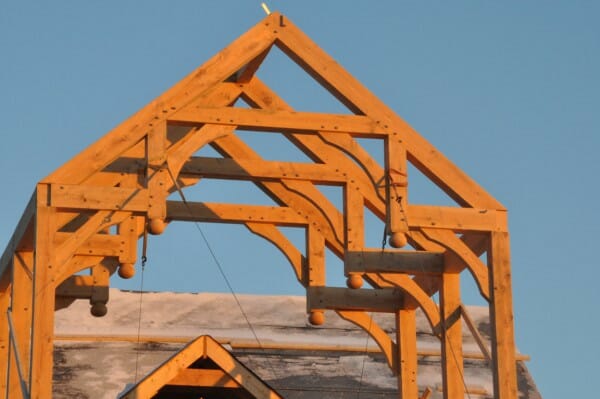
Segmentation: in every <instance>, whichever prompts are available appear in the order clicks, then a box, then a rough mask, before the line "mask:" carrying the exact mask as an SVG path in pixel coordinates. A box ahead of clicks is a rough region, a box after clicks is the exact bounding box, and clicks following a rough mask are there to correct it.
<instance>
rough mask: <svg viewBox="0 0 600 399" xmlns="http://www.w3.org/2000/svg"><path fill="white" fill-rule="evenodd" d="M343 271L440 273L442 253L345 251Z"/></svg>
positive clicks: (442, 268)
mask: <svg viewBox="0 0 600 399" xmlns="http://www.w3.org/2000/svg"><path fill="white" fill-rule="evenodd" d="M344 270H345V273H346V274H348V273H404V274H441V273H442V272H443V270H444V255H443V253H441V252H429V251H394V250H384V251H382V250H380V249H367V250H365V251H354V252H347V253H346V257H345V259H344Z"/></svg>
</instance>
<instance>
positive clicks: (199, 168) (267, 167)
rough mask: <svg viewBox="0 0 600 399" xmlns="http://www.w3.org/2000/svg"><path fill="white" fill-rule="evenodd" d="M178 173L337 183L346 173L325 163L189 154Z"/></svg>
mask: <svg viewBox="0 0 600 399" xmlns="http://www.w3.org/2000/svg"><path fill="white" fill-rule="evenodd" d="M181 174H182V175H184V176H188V175H189V176H196V177H208V178H222V179H238V180H266V179H270V180H281V179H288V180H305V181H311V182H312V183H314V184H339V185H341V184H344V183H346V181H347V180H348V176H347V174H346V173H344V172H341V171H338V170H335V169H334V168H332V167H331V166H329V165H325V164H312V163H299V162H278V161H263V160H259V159H240V158H236V159H231V158H208V157H192V158H190V160H189V161H187V162H186V163H185V164H184V165H183V168H182V169H181Z"/></svg>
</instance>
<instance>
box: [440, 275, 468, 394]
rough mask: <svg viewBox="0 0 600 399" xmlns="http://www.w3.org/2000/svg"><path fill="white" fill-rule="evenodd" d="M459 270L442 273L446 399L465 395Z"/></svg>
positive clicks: (444, 384)
mask: <svg viewBox="0 0 600 399" xmlns="http://www.w3.org/2000/svg"><path fill="white" fill-rule="evenodd" d="M460 305H461V300H460V272H451V271H446V272H444V273H443V274H442V286H441V290H440V312H441V316H442V317H441V319H442V320H441V322H442V382H443V387H444V399H456V398H461V399H462V398H464V396H465V387H464V381H463V376H464V371H463V349H462V323H461V309H460Z"/></svg>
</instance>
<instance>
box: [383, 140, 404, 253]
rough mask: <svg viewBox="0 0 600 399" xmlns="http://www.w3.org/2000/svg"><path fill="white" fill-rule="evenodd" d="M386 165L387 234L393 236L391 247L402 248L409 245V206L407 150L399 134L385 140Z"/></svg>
mask: <svg viewBox="0 0 600 399" xmlns="http://www.w3.org/2000/svg"><path fill="white" fill-rule="evenodd" d="M385 163H386V168H385V169H386V173H387V176H385V181H386V182H387V184H386V188H385V191H386V198H387V199H388V200H387V204H386V211H387V215H386V216H387V233H388V234H390V235H391V239H390V245H391V246H393V247H395V248H400V247H403V246H405V245H406V244H407V239H406V236H405V234H406V233H407V232H408V223H407V221H406V214H405V211H404V210H405V209H406V208H407V204H408V199H407V184H408V183H407V176H408V174H407V164H406V149H405V148H404V147H403V146H402V140H401V139H400V137H399V135H398V134H397V133H392V134H391V135H390V136H388V137H387V138H386V140H385Z"/></svg>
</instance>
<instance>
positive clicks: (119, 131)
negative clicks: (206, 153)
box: [0, 13, 517, 399]
mask: <svg viewBox="0 0 600 399" xmlns="http://www.w3.org/2000/svg"><path fill="white" fill-rule="evenodd" d="M273 46H276V47H278V48H279V49H280V50H281V51H282V52H283V53H285V54H286V55H287V56H288V57H289V58H290V59H291V60H293V61H294V62H295V63H296V64H298V65H299V66H300V67H301V68H302V69H303V70H304V71H305V72H306V73H307V74H309V75H310V76H311V77H312V78H313V79H314V80H316V81H317V82H318V83H319V84H320V85H321V86H323V87H324V88H325V89H327V90H328V91H329V92H330V93H331V94H332V95H333V96H335V97H336V98H337V99H338V100H339V101H340V102H341V103H343V104H344V105H345V106H346V107H347V108H348V109H349V111H350V112H349V113H348V114H329V113H307V112H296V111H295V110H294V109H292V108H291V107H290V106H289V105H288V104H286V103H285V102H284V101H283V100H282V99H281V98H280V97H278V95H277V94H276V93H275V92H274V91H272V90H271V89H270V88H269V87H268V86H267V85H266V84H265V83H263V82H262V81H261V80H260V79H259V78H258V77H257V76H256V74H255V72H256V71H257V70H258V69H259V68H260V67H261V64H262V61H263V60H264V59H265V58H266V57H267V56H268V54H269V51H270V50H271V48H272V47H273ZM239 102H245V103H246V104H247V105H248V106H249V107H236V106H235V105H236V103H237V104H239ZM241 130H252V131H264V132H273V133H280V134H282V135H283V136H285V138H287V139H288V140H289V141H290V142H292V143H293V144H294V145H295V146H296V147H298V148H299V149H300V150H301V151H303V152H304V153H305V154H306V155H307V156H308V157H309V158H310V159H311V160H312V161H313V162H312V163H309V162H306V163H293V162H275V161H267V160H264V159H263V158H261V157H260V156H259V155H258V154H257V153H256V152H254V151H253V149H252V148H251V147H249V146H248V145H246V144H245V143H244V142H243V141H242V140H241V138H240V136H239V135H237V134H236V132H237V131H241ZM356 138H373V139H379V140H382V141H383V143H384V152H385V154H384V155H385V161H384V162H383V164H379V163H378V162H377V161H376V160H375V159H374V158H373V157H372V156H371V155H370V154H369V153H368V152H367V151H366V150H365V149H364V148H363V147H361V145H360V144H359V141H357V140H356ZM203 146H210V147H212V148H214V149H215V150H216V151H217V152H218V153H220V154H221V155H222V157H219V158H210V157H198V156H195V154H196V153H197V152H198V151H199V150H200V149H201V148H202V147H203ZM409 163H410V164H412V165H413V166H415V167H416V169H418V170H419V171H420V172H421V173H423V174H424V175H425V176H426V177H427V178H428V179H430V180H431V181H432V182H434V183H435V184H436V185H437V186H439V187H440V188H441V189H442V190H443V191H444V192H445V193H446V194H447V195H448V196H449V197H450V198H452V199H453V200H454V201H455V202H456V204H457V206H447V207H443V206H428V205H419V204H413V203H410V202H409V200H408V199H409V196H408V190H409V185H408V182H409V180H410V178H411V176H410V175H409V173H408V169H407V165H408V164H409ZM202 178H214V179H237V180H245V181H250V182H252V183H254V184H255V185H256V186H258V187H259V188H260V189H261V190H262V191H264V192H265V193H266V194H268V196H269V197H271V198H272V199H274V201H275V202H276V203H277V204H278V206H256V205H247V204H235V205H231V204H224V203H203V202H188V201H172V200H169V199H168V197H169V196H170V194H173V193H175V194H176V192H177V191H180V192H184V191H185V188H186V187H189V186H191V185H195V184H197V183H201V181H202ZM317 185H334V186H339V187H342V188H343V193H344V196H343V198H344V202H343V209H338V207H336V206H335V205H334V204H333V203H332V202H331V201H330V200H328V198H327V197H326V196H324V195H323V193H322V192H321V191H319V189H318V188H317ZM174 197H175V195H174ZM366 209H368V210H370V211H371V212H372V213H374V214H375V215H376V216H377V217H378V218H380V219H381V220H382V221H383V222H384V224H385V226H386V234H387V236H388V238H389V244H390V246H391V247H393V248H387V249H381V248H367V247H366V246H365V232H364V220H365V210H366ZM172 221H198V222H216V223H239V224H243V225H245V226H246V227H247V228H248V230H250V231H251V232H252V233H254V234H257V235H259V236H261V237H264V238H265V239H266V240H268V241H270V242H271V243H273V244H274V245H276V246H277V248H279V249H280V250H281V251H282V253H283V254H284V255H285V256H286V257H287V259H288V260H289V262H290V264H291V265H292V268H293V271H294V273H295V275H296V278H297V279H298V281H299V282H300V284H302V285H303V286H304V287H306V293H307V306H308V313H309V320H310V321H311V322H312V323H314V324H319V323H322V322H324V317H323V311H324V310H326V309H331V310H334V311H336V312H337V313H339V315H340V316H341V317H343V318H344V319H346V320H349V321H351V322H352V323H355V324H357V325H359V326H361V327H362V328H364V329H365V330H367V331H368V333H369V334H370V335H371V336H372V337H373V339H374V340H375V341H376V342H377V344H378V345H379V347H380V348H381V351H382V352H383V354H385V356H386V359H387V362H388V364H389V366H390V367H391V368H392V370H393V371H394V373H396V374H397V376H398V387H399V395H400V397H401V398H411V399H412V398H417V397H418V395H419V392H418V388H417V351H416V323H415V311H416V309H417V308H421V309H422V310H423V312H424V314H425V315H426V316H427V319H428V320H429V322H430V323H431V328H432V330H433V332H434V333H435V334H436V335H438V336H439V338H440V341H441V352H442V366H443V367H442V369H443V381H444V384H443V390H444V397H445V398H454V399H456V398H463V397H464V395H465V392H464V385H463V380H462V375H463V357H462V331H461V329H462V326H461V324H462V323H461V319H462V317H461V316H462V315H463V313H464V312H463V311H462V306H461V292H460V275H461V273H463V272H468V273H470V274H471V275H472V278H473V279H474V280H475V282H476V284H477V286H478V288H479V290H480V292H481V295H482V296H483V297H484V298H485V299H486V300H487V301H488V302H489V307H490V319H491V326H492V329H491V330H492V350H491V354H489V357H490V362H491V365H492V368H493V371H494V396H495V397H496V398H501V399H515V398H516V397H517V393H516V364H515V346H514V333H513V315H512V294H511V277H510V261H509V240H508V231H507V215H506V210H505V208H504V207H503V206H502V205H501V204H500V203H499V202H498V201H496V200H495V199H494V198H493V197H492V196H490V195H489V194H488V193H487V192H486V191H485V190H483V189H482V188H481V187H479V186H478V185H477V184H476V183H475V182H474V181H473V180H472V179H470V178H469V177H468V176H467V175H466V174H465V173H463V172H462V171H461V170H459V169H458V168H457V167H456V166H455V165H454V164H453V163H451V162H450V161H449V160H448V159H447V158H446V157H444V155H442V154H441V153H440V152H438V151H437V150H436V149H435V148H434V147H433V146H432V145H431V144H430V143H429V142H428V141H426V140H425V139H424V138H423V137H422V136H420V135H419V134H418V133H417V132H415V131H414V130H413V129H412V128H411V127H410V126H409V125H408V124H407V123H406V122H404V121H403V120H402V119H401V118H400V117H399V116H397V115H396V114H395V113H394V112H393V111H392V110H390V109H389V108H388V107H387V106H386V105H384V104H383V103H382V102H381V101H380V100H379V99H378V98H376V97H375V96H374V95H373V94H372V93H371V92H369V91H368V90H367V89H366V88H365V87H363V86H362V85H361V84H360V83H359V82H358V81H357V80H356V79H354V78H353V77H352V76H351V75H350V74H349V73H348V72H346V71H345V70H344V69H343V68H342V67H340V65H338V64H337V63H336V62H335V61H334V60H333V59H332V58H331V57H330V56H328V55H327V54H326V53H325V52H323V50H321V49H320V48H319V47H318V46H317V45H316V44H315V43H314V42H313V41H311V40H310V39H309V38H308V37H307V36H306V35H305V34H304V33H303V32H301V31H300V30H299V29H298V28H297V27H296V26H294V24H293V23H292V22H290V21H289V20H288V19H287V18H284V16H283V15H280V14H278V13H273V14H271V15H269V16H268V17H267V18H265V19H264V20H263V21H261V22H260V23H259V24H258V25H256V26H255V27H253V28H252V29H250V30H249V31H248V32H247V33H245V34H243V35H242V36H241V37H239V38H238V39H237V40H235V41H234V42H233V43H232V44H231V45H229V46H228V47H227V48H225V49H224V50H222V51H221V52H220V53H218V54H217V55H216V56H215V57H213V58H212V59H210V60H209V61H208V62H207V63H206V64H204V65H203V66H201V67H200V68H198V69H197V70H195V71H194V72H192V73H191V74H190V75H189V76H187V77H186V78H184V79H183V80H182V81H181V82H179V83H177V84H176V85H175V86H174V87H172V88H171V89H169V90H168V91H166V92H165V93H164V94H162V95H161V96H159V97H158V98H157V99H155V100H154V101H152V102H151V103H150V104H148V105H147V106H145V107H144V108H143V109H141V110H140V111H138V112H137V113H136V114H134V115H133V116H132V117H131V118H129V119H128V120H126V121H125V122H123V123H122V124H121V125H119V126H118V127H116V128H115V129H114V130H112V131H111V132H109V133H108V134H107V135H106V136H105V137H103V138H102V139H100V140H99V141H98V142H96V143H95V144H93V145H92V146H91V147H89V148H87V149H86V150H84V151H83V152H82V153H80V154H79V155H77V156H76V157H75V158H74V159H72V160H71V161H70V162H68V163H66V164H65V165H64V166H62V167H61V168H60V169H58V170H57V171H55V172H54V173H52V174H51V175H49V176H48V177H46V178H45V179H43V180H42V181H41V182H40V183H38V184H37V187H36V190H35V192H34V194H33V196H32V199H31V201H30V202H29V204H28V206H27V208H26V211H25V213H24V215H23V216H22V218H21V220H20V222H19V224H18V226H17V227H16V230H15V232H14V235H13V236H12V239H11V241H10V242H9V244H8V247H7V248H6V250H5V251H4V253H3V255H2V258H1V263H0V272H1V279H0V307H1V311H2V314H3V315H7V316H6V317H4V316H3V317H2V318H1V319H0V320H1V322H2V325H1V330H0V351H1V352H2V356H1V358H2V359H6V361H4V362H2V364H0V396H2V397H5V396H6V392H7V391H8V397H10V398H21V397H23V398H34V399H47V398H50V397H51V396H52V388H51V387H52V353H53V327H54V325H53V323H54V316H53V315H54V310H55V309H59V308H62V307H65V306H69V304H70V303H72V302H73V301H74V300H75V299H81V298H85V299H89V301H90V303H91V311H92V313H93V314H94V315H97V316H102V315H103V314H105V313H106V303H107V302H108V299H109V298H108V287H109V278H110V276H111V275H112V274H113V273H115V272H116V273H118V275H119V276H121V277H122V278H129V277H131V276H132V275H133V274H134V272H135V268H134V265H135V264H136V261H137V259H138V257H139V254H137V253H136V250H137V243H138V240H139V239H140V237H142V236H144V234H145V232H149V233H151V234H160V233H162V232H163V230H165V228H166V227H167V226H168V224H169V223H170V222H172ZM281 226H296V227H303V228H305V229H306V236H307V239H306V247H305V248H297V247H296V246H294V245H293V244H292V243H291V242H290V241H289V240H288V239H287V238H286V236H285V234H284V233H283V232H282V230H280V229H279V227H281ZM408 245H409V246H408ZM403 247H404V248H405V249H401V248H403ZM326 248H328V249H329V250H331V251H332V252H333V253H334V254H335V255H337V256H338V257H339V258H340V259H341V260H342V261H343V263H344V273H345V276H346V277H347V282H348V288H339V287H328V286H327V285H326V281H325V256H324V255H325V249H326ZM413 248H414V249H413ZM484 254H486V255H487V257H483V256H482V255H484ZM482 259H486V260H482ZM86 269H87V270H89V271H90V273H89V275H82V274H81V273H80V272H81V271H84V270H86ZM367 287H368V288H367ZM434 294H439V305H438V303H436V302H435V301H434V300H433V299H432V297H433V295H434ZM372 312H389V313H392V314H395V317H396V320H397V331H396V335H395V337H394V338H390V336H389V335H388V334H387V333H385V332H384V331H383V330H382V329H381V328H380V327H379V326H378V325H377V323H376V322H375V321H374V320H373V319H372V318H371V317H370V315H371V314H372Z"/></svg>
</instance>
